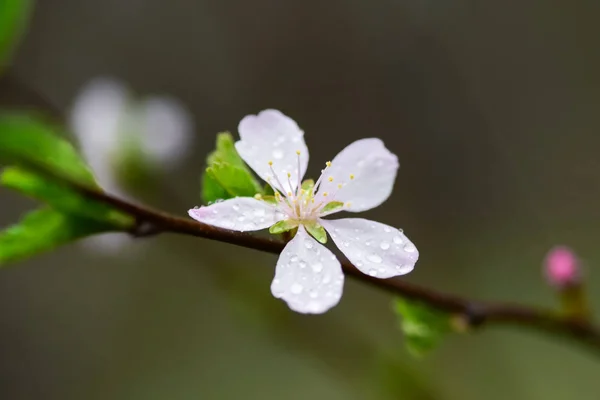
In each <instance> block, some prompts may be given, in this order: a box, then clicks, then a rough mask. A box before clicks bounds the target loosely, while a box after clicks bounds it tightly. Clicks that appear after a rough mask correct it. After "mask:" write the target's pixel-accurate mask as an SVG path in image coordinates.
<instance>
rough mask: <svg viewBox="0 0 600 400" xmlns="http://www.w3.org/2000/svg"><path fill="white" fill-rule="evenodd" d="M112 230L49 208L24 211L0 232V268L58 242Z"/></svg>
mask: <svg viewBox="0 0 600 400" xmlns="http://www.w3.org/2000/svg"><path fill="white" fill-rule="evenodd" d="M110 230H112V228H111V227H110V226H109V225H106V224H103V223H100V222H97V221H93V220H85V219H81V218H77V217H75V216H70V215H66V214H63V213H61V212H59V211H56V210H52V209H49V208H42V209H38V210H35V211H32V212H30V213H29V214H27V215H26V216H25V217H24V218H23V219H22V220H21V221H20V222H19V223H18V224H16V225H13V226H11V227H9V228H7V229H5V230H4V231H3V232H0V267H1V266H5V265H6V264H7V263H9V262H15V261H19V260H22V259H25V258H27V257H29V256H32V255H35V254H39V253H42V252H44V251H48V250H51V249H53V248H55V247H57V246H59V245H62V244H65V243H69V242H71V241H74V240H76V239H80V238H83V237H85V236H90V235H93V234H97V233H101V232H107V231H110Z"/></svg>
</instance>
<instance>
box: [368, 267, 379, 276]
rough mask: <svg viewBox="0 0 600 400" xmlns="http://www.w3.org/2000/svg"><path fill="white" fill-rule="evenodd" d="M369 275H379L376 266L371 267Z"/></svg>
mask: <svg viewBox="0 0 600 400" xmlns="http://www.w3.org/2000/svg"><path fill="white" fill-rule="evenodd" d="M369 275H371V276H377V270H376V269H374V268H371V269H370V270H369Z"/></svg>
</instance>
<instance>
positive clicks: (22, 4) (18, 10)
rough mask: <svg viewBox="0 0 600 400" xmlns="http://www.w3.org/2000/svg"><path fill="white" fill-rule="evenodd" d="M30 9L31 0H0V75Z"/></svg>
mask: <svg viewBox="0 0 600 400" xmlns="http://www.w3.org/2000/svg"><path fill="white" fill-rule="evenodd" d="M32 9H33V1H32V0H0V74H1V73H2V72H3V71H4V69H5V68H6V67H7V66H8V64H9V62H10V56H11V54H12V52H13V51H14V48H15V47H16V45H17V42H18V41H19V38H20V37H21V35H22V34H23V32H24V31H25V27H26V25H27V21H28V20H29V15H30V12H31V10H32Z"/></svg>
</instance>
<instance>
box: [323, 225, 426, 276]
mask: <svg viewBox="0 0 600 400" xmlns="http://www.w3.org/2000/svg"><path fill="white" fill-rule="evenodd" d="M320 222H321V224H322V225H323V227H325V229H327V232H329V235H330V236H331V239H332V240H333V241H334V242H335V244H336V245H337V246H338V247H339V249H340V250H341V251H342V253H344V255H346V257H348V260H350V262H351V263H352V264H354V266H355V267H356V268H358V269H359V270H360V271H361V272H363V273H365V274H368V275H371V276H376V277H377V278H384V279H385V278H390V277H392V276H397V275H404V274H407V273H409V272H410V271H412V270H413V268H414V267H415V264H416V262H417V260H418V259H419V252H418V251H417V248H416V247H415V245H414V244H412V242H411V241H410V240H408V238H407V237H406V236H404V233H402V231H399V230H398V229H396V228H392V227H391V226H388V225H384V224H381V223H379V222H374V221H369V220H368V219H362V218H343V219H337V220H321V221H320Z"/></svg>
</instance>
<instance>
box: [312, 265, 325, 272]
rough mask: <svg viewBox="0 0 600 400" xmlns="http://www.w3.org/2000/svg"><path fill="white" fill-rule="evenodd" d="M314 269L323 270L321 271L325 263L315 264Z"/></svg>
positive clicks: (316, 270)
mask: <svg viewBox="0 0 600 400" xmlns="http://www.w3.org/2000/svg"><path fill="white" fill-rule="evenodd" d="M312 269H313V271H315V272H321V271H323V264H321V263H316V264H313V265H312Z"/></svg>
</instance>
